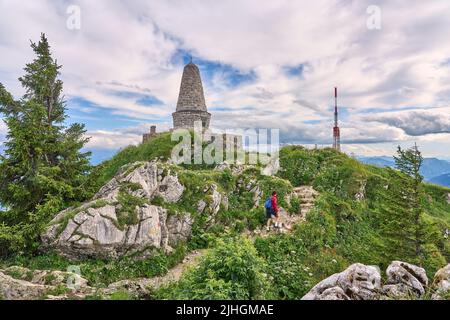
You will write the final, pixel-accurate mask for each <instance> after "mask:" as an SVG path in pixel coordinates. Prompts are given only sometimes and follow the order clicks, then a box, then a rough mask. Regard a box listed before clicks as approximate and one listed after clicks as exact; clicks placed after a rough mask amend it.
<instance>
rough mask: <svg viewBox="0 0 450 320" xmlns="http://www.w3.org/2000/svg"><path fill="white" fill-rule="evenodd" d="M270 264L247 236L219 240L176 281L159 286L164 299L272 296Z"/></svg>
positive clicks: (158, 296) (159, 294) (157, 294)
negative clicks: (259, 253) (262, 257)
mask: <svg viewBox="0 0 450 320" xmlns="http://www.w3.org/2000/svg"><path fill="white" fill-rule="evenodd" d="M266 270H267V266H266V264H265V263H264V260H262V259H261V258H260V257H258V254H257V251H256V249H255V247H254V246H253V245H252V243H251V242H250V241H249V240H247V239H245V238H234V239H228V240H218V242H217V243H216V246H215V248H214V249H212V250H211V252H209V253H208V254H207V256H206V257H205V258H204V259H203V260H202V261H201V262H200V264H199V266H197V267H196V268H193V269H190V270H189V271H188V272H187V273H185V274H184V275H183V277H182V279H181V280H180V281H179V282H178V283H177V284H174V285H169V286H168V287H165V288H162V289H160V290H159V291H158V292H156V293H155V297H156V298H162V299H181V300H185V299H188V300H191V299H202V300H211V299H231V300H238V299H244V300H246V299H264V298H270V297H271V289H270V287H271V286H270V282H269V280H268V278H267V274H266V272H267V271H266Z"/></svg>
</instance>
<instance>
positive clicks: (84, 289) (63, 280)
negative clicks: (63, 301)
mask: <svg viewBox="0 0 450 320" xmlns="http://www.w3.org/2000/svg"><path fill="white" fill-rule="evenodd" d="M92 292H93V289H92V288H90V287H89V286H88V285H87V280H86V279H84V278H82V277H81V276H80V275H78V274H76V273H73V272H63V271H49V270H29V269H27V268H23V267H17V266H14V267H9V268H6V269H4V270H0V297H1V298H3V299H7V300H37V299H44V298H51V297H52V295H54V294H62V293H63V294H64V295H66V296H67V295H71V296H76V295H81V296H84V295H86V294H89V293H92Z"/></svg>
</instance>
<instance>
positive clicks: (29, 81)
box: [0, 34, 90, 247]
mask: <svg viewBox="0 0 450 320" xmlns="http://www.w3.org/2000/svg"><path fill="white" fill-rule="evenodd" d="M31 47H32V49H33V51H34V53H35V55H36V57H35V59H34V60H33V61H32V62H31V63H29V64H27V65H26V67H25V68H24V70H25V75H24V76H23V77H21V78H19V81H20V83H21V84H22V87H23V88H24V90H25V94H24V96H23V97H22V98H21V99H20V100H15V99H14V98H13V96H12V95H11V94H10V93H9V92H8V91H7V90H6V89H5V88H4V86H3V85H2V84H1V83H0V112H1V113H2V114H3V116H4V119H3V120H4V121H5V123H6V125H7V127H8V134H7V140H6V142H5V150H4V154H3V155H1V156H0V181H2V183H1V184H0V203H1V204H2V206H3V207H5V208H6V211H5V212H3V213H2V215H1V216H0V241H1V240H2V239H3V242H6V243H7V244H8V243H9V245H15V246H16V247H20V246H23V245H29V243H30V242H31V241H33V240H34V239H35V238H36V236H37V234H38V232H39V231H40V228H41V227H42V226H43V225H44V224H45V223H46V222H48V221H49V220H50V219H51V218H52V216H53V215H54V214H55V212H57V211H58V210H60V209H61V208H62V207H63V206H66V205H68V204H69V203H71V202H74V201H80V200H83V199H84V197H85V195H86V191H85V188H84V187H83V185H84V184H85V182H86V179H87V173H88V171H89V170H90V166H89V156H90V154H89V153H83V152H81V151H80V150H81V148H82V147H83V146H84V145H85V144H86V142H87V141H88V139H87V138H85V136H84V134H85V129H84V126H83V125H81V124H72V125H71V126H69V127H66V126H65V124H64V121H65V120H66V109H65V102H64V99H63V96H62V88H63V83H62V81H61V80H60V79H59V78H58V77H59V74H60V69H61V66H60V65H58V63H57V61H56V60H54V59H53V58H52V55H51V52H50V46H49V44H48V41H47V38H46V37H45V35H44V34H42V35H41V38H40V41H39V42H38V43H33V42H32V43H31ZM17 237H21V238H20V239H21V240H22V241H19V239H18V238H17ZM11 239H13V240H11ZM11 242H12V243H11ZM0 244H1V243H0Z"/></svg>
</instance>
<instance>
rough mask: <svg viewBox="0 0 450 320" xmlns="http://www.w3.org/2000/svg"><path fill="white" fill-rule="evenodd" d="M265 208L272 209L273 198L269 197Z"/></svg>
mask: <svg viewBox="0 0 450 320" xmlns="http://www.w3.org/2000/svg"><path fill="white" fill-rule="evenodd" d="M264 208H266V209H272V198H271V197H269V198H267V200H266V202H265V203H264Z"/></svg>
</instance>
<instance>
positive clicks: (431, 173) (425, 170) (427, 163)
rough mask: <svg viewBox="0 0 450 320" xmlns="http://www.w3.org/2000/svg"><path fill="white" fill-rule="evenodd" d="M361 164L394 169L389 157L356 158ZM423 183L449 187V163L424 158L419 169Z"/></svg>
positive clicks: (393, 163)
mask: <svg viewBox="0 0 450 320" xmlns="http://www.w3.org/2000/svg"><path fill="white" fill-rule="evenodd" d="M357 159H358V160H359V161H361V162H363V163H366V164H371V165H375V166H377V167H391V168H395V160H394V158H393V157H389V156H378V157H357ZM420 172H421V174H422V175H423V177H424V179H425V181H427V182H430V183H434V184H437V185H441V186H444V187H450V162H449V161H446V160H442V159H437V158H424V159H423V164H422V167H421V169H420Z"/></svg>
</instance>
